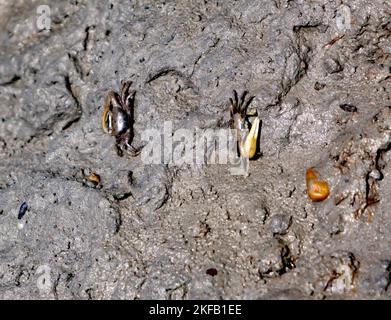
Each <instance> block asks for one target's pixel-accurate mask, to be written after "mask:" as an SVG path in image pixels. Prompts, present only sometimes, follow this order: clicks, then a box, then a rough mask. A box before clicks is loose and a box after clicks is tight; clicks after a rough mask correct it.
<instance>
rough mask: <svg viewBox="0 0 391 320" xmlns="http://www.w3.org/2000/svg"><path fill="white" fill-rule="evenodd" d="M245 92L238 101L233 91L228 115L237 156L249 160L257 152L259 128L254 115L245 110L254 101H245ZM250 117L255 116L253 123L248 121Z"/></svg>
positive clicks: (256, 117) (250, 99)
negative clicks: (237, 150)
mask: <svg viewBox="0 0 391 320" xmlns="http://www.w3.org/2000/svg"><path fill="white" fill-rule="evenodd" d="M247 93H248V92H247V91H244V92H243V93H242V96H241V97H240V100H239V98H238V93H237V92H236V91H235V90H234V91H233V94H234V99H232V98H230V99H229V101H230V103H231V105H230V114H231V123H232V126H233V129H235V130H236V136H237V141H238V149H239V155H240V156H241V157H242V158H247V159H251V158H253V157H254V156H255V154H256V152H257V141H258V133H259V126H260V119H259V117H258V116H256V113H255V114H248V113H247V109H248V107H249V105H250V103H251V102H252V100H253V99H254V97H253V96H251V97H249V98H248V99H247V100H246V96H247ZM250 116H255V119H254V121H253V123H252V124H251V123H250V121H249V119H248V118H249V117H250Z"/></svg>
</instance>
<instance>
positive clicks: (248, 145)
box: [240, 117, 260, 159]
mask: <svg viewBox="0 0 391 320" xmlns="http://www.w3.org/2000/svg"><path fill="white" fill-rule="evenodd" d="M259 124H260V119H259V118H258V117H256V118H255V119H254V122H253V124H252V126H251V130H250V132H249V133H248V135H247V136H246V138H245V139H244V141H241V142H240V155H241V156H242V157H246V158H248V159H251V158H253V157H254V156H255V154H256V152H257V144H258V133H259Z"/></svg>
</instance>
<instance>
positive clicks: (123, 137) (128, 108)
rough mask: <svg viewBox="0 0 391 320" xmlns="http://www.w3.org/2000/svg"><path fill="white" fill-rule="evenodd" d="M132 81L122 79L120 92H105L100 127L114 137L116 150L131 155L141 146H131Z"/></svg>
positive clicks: (138, 152)
mask: <svg viewBox="0 0 391 320" xmlns="http://www.w3.org/2000/svg"><path fill="white" fill-rule="evenodd" d="M131 85H132V82H127V81H122V82H121V92H120V94H118V93H117V92H115V91H110V92H109V93H108V94H107V97H106V100H105V104H104V108H103V117H102V128H103V130H104V131H105V132H107V133H109V134H110V135H112V136H114V137H115V139H116V146H117V152H118V154H119V155H122V154H123V152H126V153H128V154H129V155H131V156H132V157H135V156H137V155H138V154H140V152H141V148H135V147H134V146H132V141H133V137H134V132H133V123H134V97H135V94H136V91H133V90H130V86H131Z"/></svg>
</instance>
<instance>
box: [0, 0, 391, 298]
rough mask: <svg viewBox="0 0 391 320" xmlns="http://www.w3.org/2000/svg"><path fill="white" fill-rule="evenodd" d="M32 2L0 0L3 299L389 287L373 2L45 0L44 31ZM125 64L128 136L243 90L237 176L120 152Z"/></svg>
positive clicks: (390, 136)
mask: <svg viewBox="0 0 391 320" xmlns="http://www.w3.org/2000/svg"><path fill="white" fill-rule="evenodd" d="M42 4H45V3H35V2H30V1H19V2H14V1H5V2H4V3H3V4H2V10H1V13H0V27H1V28H0V29H1V30H2V31H1V33H0V38H1V47H0V110H1V115H0V298H2V299H8V298H13V299H271V298H272V299H292V298H293V299H361V298H381V299H388V298H390V296H391V289H389V286H390V283H391V251H390V245H391V233H390V230H391V210H390V200H391V175H390V174H391V166H390V161H391V152H389V151H390V150H391V100H390V96H391V85H390V84H391V74H390V71H391V18H390V17H391V4H390V2H389V1H386V0H376V1H363V0H358V1H343V2H342V1H331V0H330V1H327V0H319V1H298V0H297V1H289V0H275V1H267V0H263V1H250V0H242V1H231V0H229V1H216V0H210V1H209V0H208V1H111V2H107V3H105V2H93V1H50V3H49V2H48V3H47V4H48V5H49V8H50V15H49V18H50V21H51V29H50V30H40V28H39V26H37V20H38V19H39V17H40V14H38V13H37V7H38V6H39V5H42ZM122 80H126V81H133V88H134V90H136V91H137V92H136V96H135V110H134V115H135V119H134V120H135V122H134V132H135V137H134V141H133V143H134V145H142V144H143V141H142V132H143V131H145V130H147V129H152V128H154V129H159V130H163V127H164V123H165V122H167V121H171V122H172V125H173V130H176V129H180V128H184V129H189V130H193V129H194V128H199V130H201V131H205V130H209V129H212V130H213V129H221V128H228V127H229V120H230V119H229V100H228V99H229V98H230V97H232V91H233V90H234V89H235V90H237V91H238V92H242V91H243V90H248V91H249V92H250V94H251V95H254V96H255V98H254V100H253V101H252V103H251V109H252V110H253V111H256V112H257V113H258V115H259V117H260V118H261V119H262V128H261V135H260V140H259V149H260V150H259V151H260V155H259V156H258V157H257V158H256V159H255V160H252V161H250V167H249V175H248V176H247V177H245V176H238V175H232V174H231V173H230V169H231V168H232V166H231V164H208V165H180V166H179V165H176V164H175V163H173V162H172V161H167V162H166V163H161V164H145V163H144V162H143V161H142V157H141V156H137V157H130V156H128V155H124V156H122V157H120V156H118V154H117V152H116V148H115V139H114V138H113V137H112V136H110V135H108V134H106V133H105V132H104V131H103V130H102V127H101V117H102V114H103V104H104V100H105V97H106V95H107V93H108V92H109V91H110V90H115V91H118V90H119V88H120V85H121V81H122ZM144 143H145V142H144ZM310 167H314V168H316V170H317V171H318V172H319V173H320V174H321V177H322V179H324V180H326V181H327V182H328V184H329V186H330V195H329V197H328V198H327V199H326V200H324V201H322V202H312V201H311V200H310V199H309V198H308V196H307V192H306V180H305V175H306V170H307V169H308V168H310ZM92 173H95V174H97V175H99V183H97V180H96V179H95V180H92V181H91V174H92ZM23 202H26V204H27V206H28V207H27V210H26V211H25V212H24V215H23V214H21V216H20V219H18V214H19V209H20V206H21V205H22V203H23ZM22 211H23V210H22Z"/></svg>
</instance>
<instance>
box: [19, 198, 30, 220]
mask: <svg viewBox="0 0 391 320" xmlns="http://www.w3.org/2000/svg"><path fill="white" fill-rule="evenodd" d="M27 208H28V206H27V203H26V202H23V203H22V205H21V206H20V208H19V213H18V219H19V220H20V219H22V218H23V216H24V215H25V214H26V211H27Z"/></svg>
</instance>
